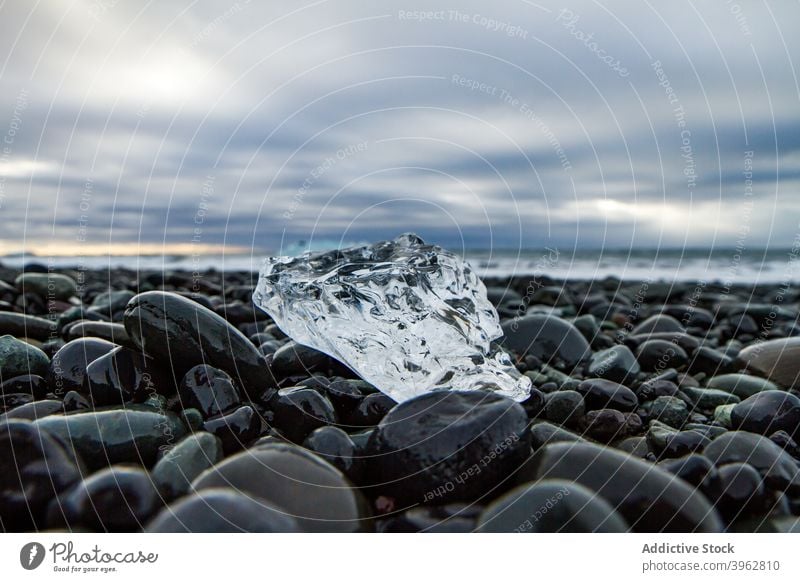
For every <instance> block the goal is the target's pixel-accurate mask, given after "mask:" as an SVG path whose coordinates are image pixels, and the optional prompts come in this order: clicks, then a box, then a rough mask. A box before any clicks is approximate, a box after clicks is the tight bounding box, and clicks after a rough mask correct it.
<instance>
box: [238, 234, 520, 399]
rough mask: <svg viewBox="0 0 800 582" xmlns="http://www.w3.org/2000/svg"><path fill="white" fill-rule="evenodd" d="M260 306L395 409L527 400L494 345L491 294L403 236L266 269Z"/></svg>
mask: <svg viewBox="0 0 800 582" xmlns="http://www.w3.org/2000/svg"><path fill="white" fill-rule="evenodd" d="M253 301H254V302H255V304H256V305H257V306H258V307H260V308H261V309H263V310H264V311H266V312H267V313H268V314H269V315H270V316H272V318H273V319H274V320H275V323H277V324H278V326H280V328H281V329H282V330H283V331H284V332H285V333H286V334H287V335H289V336H290V337H291V338H292V339H294V340H295V341H297V342H298V343H301V344H304V345H307V346H310V347H312V348H315V349H317V350H320V351H322V352H325V353H326V354H328V355H330V356H333V357H334V358H336V359H338V360H340V361H341V362H343V363H344V364H346V365H347V366H349V367H350V368H351V369H352V370H354V371H355V372H356V373H357V374H358V375H359V376H361V377H362V378H363V379H364V380H366V381H368V382H370V383H372V384H373V385H374V386H376V387H377V388H378V389H379V390H380V391H381V392H383V393H385V394H387V395H389V396H390V397H392V398H393V399H394V400H396V401H397V402H402V401H404V400H407V399H409V398H412V397H414V396H417V395H419V394H423V393H425V392H429V391H431V390H436V389H448V390H491V391H495V392H498V393H499V394H502V395H504V396H508V397H510V398H513V399H514V400H518V401H519V400H524V399H525V398H526V397H527V396H528V394H529V393H530V387H531V383H530V380H529V379H528V378H527V377H526V376H522V375H520V373H519V372H518V371H517V369H516V368H515V367H514V365H513V364H512V362H511V360H510V358H509V356H508V355H507V354H506V353H505V352H503V351H502V350H500V349H499V348H497V347H496V346H494V345H493V344H492V343H491V342H492V340H494V339H497V338H499V337H500V336H502V334H503V332H502V331H501V329H500V322H499V319H498V316H497V312H496V311H495V309H494V307H493V306H492V304H491V303H489V300H488V299H487V298H486V287H484V285H483V282H482V281H481V280H480V279H479V278H478V276H477V275H476V274H475V273H474V272H473V271H472V269H471V268H470V266H469V264H467V263H466V262H465V261H464V260H462V259H461V258H460V257H458V256H457V255H455V254H453V253H450V252H448V251H446V250H443V249H442V248H440V247H437V246H434V245H428V244H425V242H424V241H423V240H422V239H421V238H419V237H418V236H416V235H413V234H405V235H402V236H400V237H398V238H396V239H395V240H392V241H384V242H379V243H376V244H374V245H371V246H361V247H354V248H350V249H344V250H334V251H330V252H325V253H316V254H312V253H305V254H304V255H302V256H300V257H296V258H290V257H273V258H270V259H267V260H266V261H265V264H264V268H263V269H262V271H261V276H260V277H259V281H258V286H257V287H256V290H255V293H254V295H253Z"/></svg>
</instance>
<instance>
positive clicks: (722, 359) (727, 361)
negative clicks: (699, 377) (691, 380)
mask: <svg viewBox="0 0 800 582" xmlns="http://www.w3.org/2000/svg"><path fill="white" fill-rule="evenodd" d="M735 366H736V362H735V360H734V358H732V357H730V356H727V355H725V354H723V353H722V352H719V351H717V350H715V349H713V348H709V347H707V346H700V347H699V348H697V349H696V350H695V352H694V353H693V354H692V358H691V361H690V362H689V368H688V371H689V373H690V374H698V373H702V374H705V375H706V376H714V375H716V374H723V373H725V372H728V371H730V370H732V369H734V368H735Z"/></svg>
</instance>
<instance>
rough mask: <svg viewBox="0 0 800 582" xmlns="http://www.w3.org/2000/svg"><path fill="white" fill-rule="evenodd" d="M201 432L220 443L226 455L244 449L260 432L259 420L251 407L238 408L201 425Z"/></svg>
mask: <svg viewBox="0 0 800 582" xmlns="http://www.w3.org/2000/svg"><path fill="white" fill-rule="evenodd" d="M203 430H205V431H207V432H210V433H211V434H213V435H215V436H216V437H218V438H219V440H220V441H221V442H222V450H223V451H225V453H226V454H230V453H233V452H235V451H238V450H240V449H243V448H245V447H246V446H247V445H248V443H250V442H251V441H252V440H253V439H255V438H256V437H257V436H258V434H259V433H260V432H261V418H260V417H259V416H258V413H257V412H256V411H255V410H253V407H252V406H240V407H239V408H237V409H236V410H233V411H231V412H228V413H227V414H225V415H223V416H217V417H215V418H211V419H209V420H207V421H205V422H204V423H203Z"/></svg>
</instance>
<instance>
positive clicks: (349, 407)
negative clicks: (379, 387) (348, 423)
mask: <svg viewBox="0 0 800 582" xmlns="http://www.w3.org/2000/svg"><path fill="white" fill-rule="evenodd" d="M358 385H359V384H358V381H357V380H336V381H335V382H331V383H330V384H328V385H327V386H326V387H325V388H324V392H325V395H326V396H327V397H328V400H330V401H331V403H332V404H333V406H334V407H335V408H336V412H338V413H339V414H340V415H342V416H347V415H348V414H350V413H351V412H352V411H353V410H355V409H356V407H357V406H358V405H359V403H360V402H361V401H362V400H363V399H364V394H362V392H361V390H359V388H358Z"/></svg>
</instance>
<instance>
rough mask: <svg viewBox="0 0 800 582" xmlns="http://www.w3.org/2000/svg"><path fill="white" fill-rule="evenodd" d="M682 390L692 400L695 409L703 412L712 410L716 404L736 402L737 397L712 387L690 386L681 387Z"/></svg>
mask: <svg viewBox="0 0 800 582" xmlns="http://www.w3.org/2000/svg"><path fill="white" fill-rule="evenodd" d="M681 392H683V393H684V394H685V395H686V396H688V397H689V399H690V400H691V401H692V403H693V404H694V406H695V407H696V409H697V410H700V411H703V412H714V409H715V408H716V407H717V406H722V405H724V404H738V403H739V397H738V396H736V395H734V394H731V393H729V392H725V391H724V390H715V389H714V388H693V387H691V386H685V387H681Z"/></svg>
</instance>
